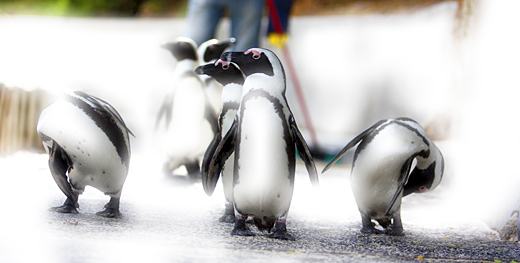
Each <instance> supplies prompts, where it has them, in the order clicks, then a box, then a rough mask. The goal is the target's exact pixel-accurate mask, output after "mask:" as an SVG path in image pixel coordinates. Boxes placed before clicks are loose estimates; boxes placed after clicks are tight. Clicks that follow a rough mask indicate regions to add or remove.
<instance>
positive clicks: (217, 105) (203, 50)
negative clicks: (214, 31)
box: [197, 38, 235, 112]
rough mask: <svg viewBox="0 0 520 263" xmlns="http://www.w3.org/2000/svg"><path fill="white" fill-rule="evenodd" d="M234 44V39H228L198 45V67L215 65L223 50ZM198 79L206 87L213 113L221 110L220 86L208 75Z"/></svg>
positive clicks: (212, 40)
mask: <svg viewBox="0 0 520 263" xmlns="http://www.w3.org/2000/svg"><path fill="white" fill-rule="evenodd" d="M234 43H235V39H234V38H229V39H225V40H217V39H210V40H208V41H206V42H204V43H202V44H200V46H199V48H198V49H197V54H198V55H199V65H204V64H207V63H215V62H216V61H217V59H219V58H220V55H222V53H223V52H224V50H226V49H227V48H229V47H231V46H232V45H233V44H234ZM200 78H201V79H202V82H203V83H204V85H205V86H206V94H208V99H209V102H210V104H211V106H212V107H213V109H214V110H215V112H220V111H221V109H222V100H221V95H222V85H221V84H220V83H219V82H218V81H215V79H214V78H212V77H211V76H208V75H200Z"/></svg>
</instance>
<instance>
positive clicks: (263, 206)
mask: <svg viewBox="0 0 520 263" xmlns="http://www.w3.org/2000/svg"><path fill="white" fill-rule="evenodd" d="M222 58H223V59H224V60H226V61H229V62H233V63H235V64H236V65H237V66H238V67H239V68H240V70H241V71H242V72H243V73H244V75H245V77H246V79H245V82H244V85H243V90H242V100H241V102H240V107H239V110H238V114H237V117H236V119H235V121H234V122H233V124H232V125H231V128H230V129H229V131H228V132H227V133H226V135H225V136H224V138H222V140H221V141H220V142H219V144H218V146H217V148H216V150H215V152H214V154H213V156H212V158H211V162H210V165H209V169H208V178H207V182H206V192H207V193H209V194H211V193H212V192H213V190H214V189H215V185H216V183H217V181H218V178H219V175H220V172H221V170H222V168H223V167H224V164H225V162H226V159H227V158H228V157H229V156H230V155H231V154H232V153H233V152H234V153H235V156H234V158H235V160H234V175H233V201H234V206H235V213H236V218H235V225H234V228H233V231H232V233H231V234H232V235H240V236H252V235H254V234H253V232H251V230H250V229H249V228H248V226H247V225H246V219H247V218H248V216H252V217H253V220H254V222H255V225H256V226H257V227H258V228H259V229H260V230H267V231H270V232H271V233H270V235H269V236H270V237H272V238H277V239H286V240H293V239H294V238H293V237H292V236H291V235H290V234H289V233H287V228H286V218H287V213H288V211H289V207H290V204H291V199H292V194H293V189H294V173H295V158H296V152H295V148H298V151H299V153H300V156H301V158H302V159H303V161H304V162H305V166H306V168H307V171H308V173H309V176H310V179H311V182H312V183H313V184H318V174H317V172H316V167H315V166H314V161H313V159H312V156H311V155H310V153H309V149H308V147H307V144H306V142H305V140H304V139H303V136H302V135H301V133H300V131H299V130H298V126H297V125H296V122H295V120H294V117H293V115H292V113H291V110H290V109H289V105H288V104H287V99H286V98H285V90H286V86H285V74H284V70H283V67H282V64H281V62H280V60H279V59H278V57H277V56H276V55H275V54H274V53H273V52H272V51H270V50H267V49H260V48H253V49H249V50H247V51H245V52H227V53H224V54H223V55H222Z"/></svg>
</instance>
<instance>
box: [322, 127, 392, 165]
mask: <svg viewBox="0 0 520 263" xmlns="http://www.w3.org/2000/svg"><path fill="white" fill-rule="evenodd" d="M384 122H386V120H381V121H378V122H377V123H376V124H374V125H372V126H370V127H369V128H368V129H366V130H364V131H363V132H362V133H360V134H359V135H357V136H356V137H354V139H352V140H351V141H350V142H349V143H347V145H345V147H343V149H341V151H339V152H338V153H337V154H336V156H334V158H333V159H332V161H330V162H329V163H328V164H327V165H325V168H323V170H322V171H321V173H325V172H326V171H327V170H328V169H329V168H330V167H331V166H332V165H333V164H334V163H335V162H337V161H338V160H339V159H341V157H343V155H344V154H345V153H346V152H347V151H348V150H349V149H350V148H352V147H354V146H356V145H357V144H358V143H359V142H361V141H362V140H363V139H365V138H366V136H367V135H368V134H370V133H371V132H372V131H373V130H375V129H376V128H377V127H378V126H379V125H381V124H382V123H384Z"/></svg>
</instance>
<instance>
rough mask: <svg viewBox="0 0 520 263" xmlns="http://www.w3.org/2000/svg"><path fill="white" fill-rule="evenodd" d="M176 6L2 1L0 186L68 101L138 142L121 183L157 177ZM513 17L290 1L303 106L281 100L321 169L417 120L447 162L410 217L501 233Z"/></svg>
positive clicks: (455, 9) (518, 180)
mask: <svg viewBox="0 0 520 263" xmlns="http://www.w3.org/2000/svg"><path fill="white" fill-rule="evenodd" d="M187 7H188V4H187V1H185V0H180V1H174V0H169V1H168V0H142V1H131V0H112V1H103V0H96V1H87V0H85V1H83V0H39V1H38V0H19V1H8V0H0V160H1V159H3V160H5V161H4V162H0V164H1V165H3V167H2V166H0V177H1V176H2V175H4V174H5V173H6V171H8V172H9V173H16V171H17V169H18V168H16V167H13V166H12V165H11V166H10V165H9V164H10V163H11V164H14V163H17V162H16V161H20V160H22V159H25V158H33V157H28V156H33V154H34V152H40V153H41V152H42V148H41V143H40V141H39V139H38V138H37V136H36V134H35V126H36V123H37V119H38V116H39V112H40V111H41V110H42V109H43V108H44V107H45V106H46V105H48V104H49V103H51V102H52V101H53V100H54V98H55V97H56V95H58V94H60V93H61V92H65V91H72V90H84V91H87V92H89V93H90V94H92V95H95V96H98V97H101V98H104V99H106V100H107V101H109V102H111V103H112V105H113V106H114V107H115V108H116V109H118V110H119V112H120V113H121V115H122V116H123V118H124V119H125V121H126V123H127V124H128V126H129V127H130V129H132V130H133V131H134V133H135V134H136V138H135V139H133V141H132V146H133V152H134V153H135V154H134V156H138V157H137V159H138V160H140V164H136V166H134V167H137V168H134V169H133V171H131V175H130V176H129V178H131V176H135V177H139V175H138V174H132V173H138V172H139V173H146V171H147V170H148V169H147V165H155V164H156V160H154V158H153V157H150V156H154V149H155V147H156V146H157V145H156V143H157V142H155V141H154V137H155V135H154V132H153V124H154V121H155V114H156V113H157V111H158V109H159V106H160V102H161V101H162V98H163V97H164V95H165V92H167V91H168V90H169V89H170V88H171V87H172V86H173V85H174V84H175V83H172V80H173V77H172V72H173V69H174V68H175V61H174V59H173V58H172V57H171V55H170V54H169V53H168V52H167V51H165V50H163V49H161V48H160V45H161V44H163V43H166V42H169V41H172V40H174V39H175V38H176V37H177V36H180V35H182V34H183V32H184V29H185V27H186V26H187V25H186V19H185V17H186V12H187ZM518 10H520V2H519V1H517V0H473V1H472V0H458V1H454V0H336V1H334V0H295V1H294V5H293V7H292V11H291V15H290V20H289V21H290V23H289V29H288V41H287V43H286V46H285V48H286V49H287V50H288V51H289V54H290V58H291V60H292V62H293V64H294V68H293V70H294V73H295V75H296V77H297V79H298V80H299V84H300V85H299V86H301V88H302V90H303V95H304V98H305V101H306V106H303V105H302V104H301V102H300V101H299V100H298V98H297V96H296V94H295V85H294V84H295V83H294V79H293V78H292V77H291V78H288V90H287V97H288V100H289V104H290V106H291V108H292V110H293V112H294V114H295V116H296V120H297V121H298V122H299V126H300V128H301V129H302V130H303V133H304V136H305V137H306V138H307V139H308V140H309V137H310V134H309V126H312V128H313V129H314V130H315V133H316V139H315V140H312V141H311V142H310V143H311V144H312V146H315V147H320V148H321V149H322V150H323V151H324V153H325V155H324V156H325V160H326V158H327V156H329V157H330V156H331V155H333V154H335V153H336V152H337V151H338V150H339V149H341V148H342V147H343V146H344V145H345V144H346V143H347V142H348V141H349V140H350V139H351V138H353V137H354V136H355V135H357V134H358V133H359V132H360V131H362V130H363V129H365V128H366V127H368V126H369V125H371V124H372V123H374V122H376V121H378V120H380V119H384V118H391V117H402V116H406V117H411V118H413V119H416V120H417V121H418V122H420V123H421V124H422V125H423V126H424V127H425V128H426V130H427V132H428V135H429V136H430V137H431V138H432V139H434V140H435V142H436V144H438V145H439V148H440V149H441V151H442V152H443V154H444V156H445V158H446V174H445V177H444V181H443V182H442V184H441V187H440V188H439V190H438V191H437V194H436V193H435V191H434V193H431V195H430V194H427V195H426V196H427V197H432V198H434V200H437V201H438V202H437V203H436V204H435V205H436V206H435V208H431V207H422V208H423V209H425V210H428V209H432V210H431V211H430V213H427V212H426V211H424V210H420V209H418V210H417V211H419V212H418V213H423V214H425V215H428V218H429V219H428V220H430V221H428V220H427V219H426V216H424V217H417V218H420V219H421V220H426V221H427V223H425V224H435V223H434V222H433V218H435V217H439V216H441V217H443V220H441V222H442V224H445V225H450V223H447V222H451V223H453V222H455V221H456V222H457V224H458V223H460V224H461V225H464V224H466V223H467V222H472V223H474V222H482V225H483V226H484V227H485V228H488V229H490V230H491V229H500V228H501V227H503V226H504V224H506V223H507V221H508V220H510V217H511V212H512V211H514V210H518V209H519V208H520V191H518V189H519V187H520V174H519V172H518V171H519V169H518V167H517V166H516V165H517V164H518V161H517V158H518V157H517V156H518V150H517V149H518V148H519V147H520V139H519V136H518V135H517V133H518V131H519V128H520V124H519V122H518V120H517V119H518V113H519V112H520V104H519V103H518V100H519V99H520V97H519V92H518V90H519V88H520V77H519V76H520V75H519V72H518V70H519V69H520V50H519V47H520V37H519V36H518V33H517V31H518V25H520V16H518V15H517V11H518ZM267 20H268V19H267V15H264V19H263V21H262V30H261V35H262V36H261V43H262V44H261V46H263V47H266V48H269V49H273V50H274V51H275V52H277V53H278V54H279V55H280V57H281V58H282V60H283V63H284V65H287V61H286V59H287V56H286V55H283V53H282V51H281V50H282V49H280V47H279V46H276V45H273V44H272V43H270V42H269V41H267V39H266V37H265V35H266V33H265V32H266V30H267V23H268V21H267ZM228 27H229V21H228V19H224V20H223V21H222V22H221V23H220V24H219V25H218V30H217V36H216V37H217V38H220V39H223V38H226V37H229V32H228V31H229V30H228ZM304 107H306V108H305V109H306V110H307V111H308V112H309V117H310V118H309V119H310V122H311V123H310V124H309V123H308V122H307V121H304V120H305V116H303V114H304V111H305V110H303V109H304ZM38 156H40V155H38ZM41 156H42V157H38V158H40V159H38V160H39V161H38V163H40V164H41V163H44V159H45V158H44V156H43V155H41ZM345 159H346V160H345V161H344V164H343V165H340V168H341V169H343V170H341V171H342V172H345V173H347V171H348V170H347V168H348V158H345ZM31 160H33V159H31ZM154 161H155V162H154ZM323 165H324V163H321V162H320V163H319V164H318V166H319V167H318V168H319V169H320V168H321V167H322V166H323ZM42 169H43V168H42ZM150 170H151V171H152V172H151V173H153V172H157V171H155V168H153V169H150ZM40 173H42V174H45V175H44V176H48V175H47V174H46V173H48V171H44V170H41V171H40ZM42 176H43V175H42ZM141 176H142V175H141ZM148 176H150V175H148ZM46 179H48V181H51V180H50V176H48V178H46ZM322 180H324V181H327V180H328V179H327V177H326V176H325V177H322ZM345 180H346V179H345ZM302 181H303V180H302ZM341 189H343V188H341ZM341 189H339V190H338V189H336V190H338V191H340V192H341V191H344V189H348V188H344V189H343V190H341ZM46 191H48V192H56V193H58V189H57V188H55V189H48V190H46ZM342 197H344V196H342ZM302 198H303V197H302ZM349 198H351V197H349ZM305 200H307V199H305ZM350 200H351V199H350ZM307 201H308V200H307ZM351 201H352V200H351ZM297 204H298V202H296V204H295V205H296V207H298V206H297ZM428 204H431V202H429V203H428ZM350 205H352V202H350ZM328 207H329V208H330V206H328ZM439 207H440V208H439ZM313 208H315V209H317V210H319V209H325V208H320V207H319V206H313ZM296 211H302V210H298V209H297V208H296ZM319 211H322V212H323V213H326V211H324V210H319ZM351 211H356V209H355V208H353V209H351ZM354 213H356V212H354ZM296 214H298V213H296ZM301 214H305V213H303V212H302V213H301ZM411 217H413V216H411ZM426 221H425V222H426ZM405 223H406V222H405ZM437 223H439V222H437ZM439 224H441V223H439ZM457 224H455V225H456V226H458V225H457ZM405 227H406V226H405Z"/></svg>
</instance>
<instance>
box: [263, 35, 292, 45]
mask: <svg viewBox="0 0 520 263" xmlns="http://www.w3.org/2000/svg"><path fill="white" fill-rule="evenodd" d="M288 38H289V36H288V35H287V34H280V33H269V35H267V41H269V43H270V44H271V45H273V46H275V47H277V48H282V47H283V46H285V43H287V39H288Z"/></svg>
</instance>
